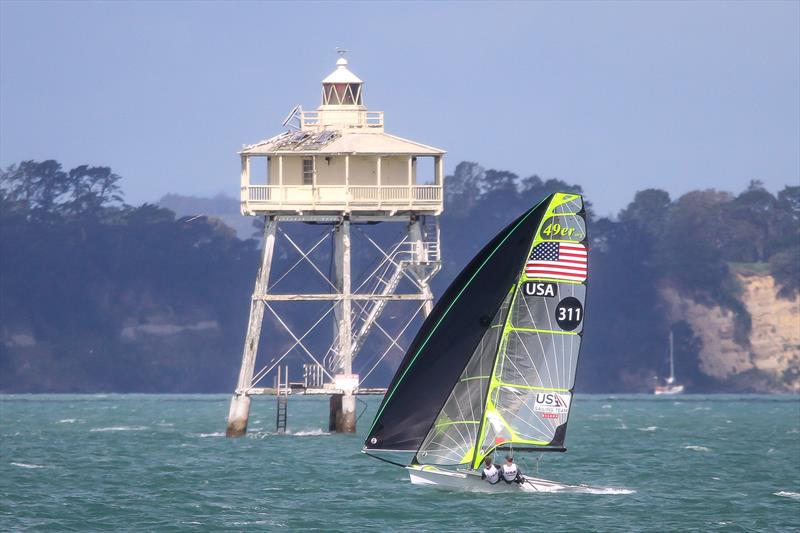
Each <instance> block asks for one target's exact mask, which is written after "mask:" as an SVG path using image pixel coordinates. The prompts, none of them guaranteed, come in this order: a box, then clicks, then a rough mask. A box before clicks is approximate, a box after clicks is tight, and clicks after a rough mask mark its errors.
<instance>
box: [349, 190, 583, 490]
mask: <svg viewBox="0 0 800 533" xmlns="http://www.w3.org/2000/svg"><path fill="white" fill-rule="evenodd" d="M587 261H588V241H587V238H586V215H585V210H584V205H583V198H582V197H581V196H580V195H578V194H568V193H555V194H552V195H550V196H548V197H547V198H545V199H544V200H543V201H541V202H540V203H539V204H537V205H535V206H534V207H532V208H531V209H529V210H528V211H526V212H525V213H523V214H522V215H521V216H520V217H519V218H517V219H516V220H514V221H513V222H512V223H511V224H509V225H508V226H507V227H506V228H505V229H503V230H502V231H501V232H500V233H499V234H498V235H497V236H496V237H495V238H494V239H493V240H492V241H491V242H489V243H488V244H487V245H486V246H485V247H484V248H483V249H482V250H481V251H480V252H479V253H478V254H477V255H476V256H475V257H474V258H473V259H472V261H470V263H469V264H468V265H467V266H466V268H464V270H463V271H462V272H461V273H460V274H459V275H458V276H457V277H456V279H455V280H454V281H453V283H452V284H451V285H450V287H449V288H448V289H447V290H446V291H445V292H444V294H443V295H442V297H441V298H440V300H439V302H438V303H437V304H436V306H435V307H434V309H433V311H432V312H431V314H430V315H429V316H428V318H427V320H426V321H425V323H424V324H423V325H422V327H421V328H420V331H419V332H418V333H417V335H416V337H415V338H414V341H413V342H412V343H411V346H410V348H409V350H408V351H407V353H406V355H405V357H404V358H403V361H402V362H401V364H400V366H399V367H398V369H397V372H396V373H395V375H394V378H393V379H392V382H391V384H390V386H389V387H388V389H387V393H386V395H385V396H384V398H383V402H382V403H381V405H380V407H379V408H378V412H377V414H376V416H375V419H374V421H373V423H372V426H371V428H370V430H369V432H368V434H367V438H366V441H365V442H364V448H363V450H362V451H363V452H365V453H367V454H369V455H371V456H373V457H376V458H378V459H381V460H383V461H386V462H389V463H393V464H396V465H398V466H402V467H405V468H406V469H407V471H408V474H409V477H410V480H411V482H412V483H414V484H422V485H435V486H441V487H446V488H453V489H464V490H477V491H496V490H522V491H553V490H561V489H564V488H567V487H569V486H567V485H563V484H560V483H558V482H554V481H549V480H545V479H539V478H534V477H530V476H525V481H524V482H523V483H520V484H516V483H512V484H506V483H504V482H500V483H498V484H497V485H490V484H489V483H487V482H486V481H482V480H481V477H480V473H479V472H480V469H481V465H482V463H483V462H484V460H485V458H486V457H490V456H493V455H494V454H495V453H496V452H504V453H515V452H523V451H533V452H564V451H566V448H565V445H564V442H565V438H566V430H567V422H568V419H569V413H570V408H571V406H572V397H573V390H574V384H575V371H576V368H577V363H578V353H579V351H580V346H581V340H582V336H583V323H584V306H585V300H586V282H587V276H588V262H587ZM411 454H413V456H411ZM398 456H399V457H402V458H403V459H402V460H398V459H397V457H398ZM409 456H411V457H412V458H411V459H410V460H408V457H409ZM523 474H524V472H523ZM576 488H577V487H576Z"/></svg>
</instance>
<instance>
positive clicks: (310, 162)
mask: <svg viewBox="0 0 800 533" xmlns="http://www.w3.org/2000/svg"><path fill="white" fill-rule="evenodd" d="M313 184H314V158H313V157H304V158H303V185H313Z"/></svg>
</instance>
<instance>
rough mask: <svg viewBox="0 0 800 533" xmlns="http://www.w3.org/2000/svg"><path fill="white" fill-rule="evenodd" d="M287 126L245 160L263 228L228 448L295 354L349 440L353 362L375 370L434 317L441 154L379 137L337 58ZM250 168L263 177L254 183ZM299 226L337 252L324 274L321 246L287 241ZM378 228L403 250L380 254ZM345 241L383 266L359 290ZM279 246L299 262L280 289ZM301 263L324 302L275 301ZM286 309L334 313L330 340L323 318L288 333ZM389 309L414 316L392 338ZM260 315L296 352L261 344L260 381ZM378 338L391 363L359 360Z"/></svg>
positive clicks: (308, 298)
mask: <svg viewBox="0 0 800 533" xmlns="http://www.w3.org/2000/svg"><path fill="white" fill-rule="evenodd" d="M284 126H287V131H284V132H283V133H280V134H278V135H276V136H274V137H271V138H269V139H267V140H264V141H262V142H259V143H256V144H253V145H250V146H246V147H245V148H244V149H243V150H242V151H241V152H240V156H241V162H242V167H241V209H242V214H244V215H249V216H259V217H264V220H265V228H264V237H263V239H264V241H263V254H262V260H261V265H260V268H259V271H258V274H257V276H256V282H255V289H254V291H253V296H252V301H251V305H250V320H249V324H248V328H247V336H246V339H245V343H244V350H243V353H242V363H241V370H240V372H239V379H238V382H237V385H236V391H235V393H234V395H233V398H232V399H231V405H230V412H229V415H228V425H227V432H226V433H227V435H228V436H240V435H244V434H245V432H246V431H247V421H248V416H249V412H250V398H251V396H253V395H255V394H258V393H259V392H260V391H262V390H264V389H262V388H260V387H259V386H258V385H259V382H261V381H262V380H263V379H264V377H265V376H267V375H269V374H270V372H271V371H272V370H273V369H275V368H276V367H277V368H280V367H279V366H278V365H280V363H281V361H282V360H283V359H284V358H285V357H287V355H288V354H289V353H292V352H294V353H298V352H299V353H300V354H302V356H303V357H305V358H307V359H308V361H307V362H308V363H309V365H307V366H306V368H310V369H311V370H309V372H308V373H309V375H311V376H317V377H320V376H321V377H322V379H321V380H319V379H317V380H316V381H317V382H315V383H313V386H315V387H317V390H320V389H321V390H322V391H324V392H325V393H327V394H330V395H331V426H332V429H335V430H336V431H341V432H353V431H355V420H356V419H355V396H354V395H355V394H357V393H358V392H359V386H360V383H361V381H362V380H363V379H364V376H363V375H362V376H359V374H357V373H356V371H355V370H356V369H355V368H354V362H356V363H357V362H358V361H359V360H360V359H361V358H362V356H363V358H364V359H365V360H367V359H368V360H369V362H370V364H372V362H373V361H375V360H377V361H378V362H380V361H381V360H382V359H383V358H384V357H385V356H386V354H387V353H388V352H389V351H390V350H391V349H400V346H399V343H398V339H399V338H400V337H401V336H402V335H403V333H407V328H408V326H409V325H410V324H411V322H412V321H413V320H414V318H415V316H417V314H423V315H427V314H428V313H429V312H430V310H431V308H432V300H433V296H432V294H431V290H430V279H431V278H432V277H433V276H434V275H435V274H436V273H437V272H438V271H439V268H440V264H441V257H440V249H439V223H438V216H439V215H440V214H441V212H442V208H443V185H444V183H443V181H444V171H443V168H444V167H443V156H444V153H445V152H444V151H442V150H440V149H438V148H434V147H431V146H427V145H424V144H420V143H417V142H414V141H410V140H407V139H403V138H400V137H397V136H395V135H390V134H388V133H386V132H385V131H384V116H383V112H382V111H368V110H367V108H366V107H365V105H364V84H363V82H362V81H361V80H360V79H359V78H358V77H357V76H356V75H355V74H353V73H352V72H351V71H350V70H349V69H348V62H347V60H346V59H345V58H344V57H340V58H339V60H338V61H337V62H336V70H334V71H333V72H332V73H331V74H330V75H329V76H328V77H326V78H325V79H324V80H322V103H321V105H320V106H319V107H318V108H317V110H316V111H303V110H302V109H301V108H300V106H297V107H295V108H294V110H292V112H291V113H290V115H289V117H288V118H287V119H286V121H285V122H284ZM257 168H258V169H263V170H261V171H255V169H257ZM425 169H427V170H428V171H427V173H426V172H425ZM300 223H312V224H317V225H323V226H325V225H327V226H325V227H327V228H328V230H327V234H326V235H325V238H329V239H330V241H331V243H332V246H331V254H332V257H329V261H330V263H331V268H330V269H328V268H327V267H320V266H319V264H317V263H319V261H318V262H317V263H315V262H314V260H313V257H314V254H316V255H317V257H318V255H319V253H320V252H319V251H320V249H322V248H320V245H321V241H320V242H317V243H313V244H312V245H308V246H306V247H303V246H302V243H298V242H297V240H296V239H293V238H292V232H293V231H294V230H295V229H296V228H297V227H298V226H299V225H300ZM376 223H394V224H403V225H404V226H403V232H401V233H400V234H401V235H402V238H401V240H400V241H399V242H395V243H392V244H391V245H390V246H386V245H385V244H380V243H378V242H377V241H378V239H377V238H373V237H371V236H370V235H369V231H370V228H373V227H374V225H375V224H376ZM351 231H358V232H359V235H361V236H364V237H365V239H366V241H365V242H368V243H370V244H369V245H370V246H373V245H374V248H377V249H378V250H379V251H380V257H381V260H380V261H379V264H378V266H377V267H376V268H375V269H374V270H371V271H370V273H369V274H368V275H367V276H366V279H365V280H361V279H359V283H358V284H357V286H354V284H353V282H354V280H353V276H352V275H351ZM279 239H284V240H285V241H286V242H287V243H288V246H289V247H290V248H292V249H293V250H294V251H295V252H296V254H297V256H299V259H298V260H297V262H294V266H289V265H285V266H288V269H286V268H284V269H283V270H286V272H285V273H284V274H282V275H281V276H280V277H279V279H275V278H276V277H277V276H276V275H275V273H274V271H276V267H278V266H284V265H279V263H281V261H284V262H286V263H289V261H288V260H287V259H283V260H282V259H279V258H278V257H277V256H276V254H275V250H276V241H277V240H279ZM362 240H364V239H362ZM356 251H358V250H356ZM312 252H313V253H312ZM373 252H374V249H373ZM300 263H303V264H305V265H306V266H309V265H310V266H311V267H312V268H313V269H314V270H315V272H316V274H318V275H319V276H320V277H322V278H324V279H325V281H326V282H327V285H328V290H327V292H320V291H308V292H302V291H298V290H296V289H294V290H291V291H289V292H281V291H280V290H279V282H282V280H283V279H284V277H285V276H287V275H291V273H292V270H293V268H295V266H296V265H297V264H300ZM271 274H272V275H271ZM294 287H296V285H295V286H294ZM403 287H405V289H404V290H400V289H401V288H403ZM287 302H297V303H296V305H303V303H304V302H305V303H308V302H316V305H319V304H320V302H324V303H325V304H326V305H327V304H329V307H328V308H327V312H326V313H325V314H328V313H330V316H329V318H330V319H331V320H332V323H333V324H334V326H333V328H332V329H333V331H332V332H331V331H330V329H328V330H324V329H323V328H321V327H318V325H319V324H321V323H322V322H323V318H324V316H323V317H321V318H320V320H318V321H317V322H316V323H315V324H314V326H312V327H311V328H309V329H308V330H307V331H305V332H301V331H294V330H293V328H292V327H291V326H290V325H289V324H288V323H287V322H288V321H287V320H286V317H283V316H281V312H280V309H278V308H277V305H278V304H279V303H282V305H286V303H287ZM392 302H406V303H408V302H411V303H413V304H414V305H413V306H412V307H414V308H416V313H415V314H414V315H413V316H411V318H409V320H408V321H407V323H405V324H399V325H396V326H395V330H394V331H388V329H390V328H388V327H383V326H381V325H380V324H379V322H378V319H379V317H380V316H381V313H382V312H383V310H384V308H385V307H386V305H387V304H390V303H392ZM417 306H418V307H417ZM265 312H268V313H269V315H270V316H271V317H272V319H273V321H274V322H275V323H277V324H280V325H281V326H282V327H283V328H284V330H285V332H287V333H288V334H289V335H290V336H291V339H292V340H293V342H292V344H291V345H290V348H289V349H288V350H285V349H283V348H284V346H283V345H281V346H280V349H278V346H277V344H273V343H271V342H270V339H269V338H265V339H264V342H263V350H262V351H265V352H270V353H268V354H267V355H265V356H262V357H261V359H262V360H265V361H267V363H266V364H264V365H263V366H262V367H261V368H260V370H259V371H258V372H256V363H257V359H258V351H259V339H260V337H261V329H262V321H263V320H264V316H265ZM315 328H316V329H315ZM376 330H377V331H378V332H379V333H380V334H381V335H383V336H385V337H386V338H388V339H389V341H390V342H389V343H388V345H389V347H388V348H387V350H386V352H384V353H383V354H366V355H363V354H361V350H362V348H363V347H364V344H365V340H366V339H367V337H368V335H369V334H370V332H373V333H374V332H375V331H376ZM319 335H324V336H326V337H331V338H330V343H329V348H328V349H327V351H325V352H324V353H321V352H317V353H315V351H314V350H313V349H312V348H310V347H309V346H308V344H309V343H308V340H309V339H310V338H313V337H314V336H319ZM375 365H377V363H375ZM374 368H375V366H371V369H369V371H370V372H371V371H372V370H374ZM365 370H366V369H365ZM359 378H361V380H360V379H359ZM319 381H322V383H319ZM306 385H309V384H308V382H306Z"/></svg>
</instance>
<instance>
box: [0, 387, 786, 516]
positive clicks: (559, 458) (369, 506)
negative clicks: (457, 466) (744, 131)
mask: <svg viewBox="0 0 800 533" xmlns="http://www.w3.org/2000/svg"><path fill="white" fill-rule="evenodd" d="M228 400H229V399H228V397H227V396H220V395H197V396H194V395H193V396H168V395H159V396H151V395H107V396H104V395H94V396H46V395H40V396H27V395H20V396H8V395H6V396H0V530H3V531H17V530H36V531H40V530H41V531H100V530H102V531H114V530H116V531H221V530H225V531H240V530H241V531H244V530H248V531H252V530H278V529H291V530H321V531H370V532H378V531H403V530H415V531H437V532H438V531H484V530H496V531H501V530H515V531H654V532H655V531H657V532H662V531H792V530H796V531H800V400H798V398H797V397H771V396H682V397H678V398H654V397H645V396H614V397H607V396H591V395H580V394H579V395H577V397H576V399H575V403H574V408H573V411H572V414H571V417H570V418H571V419H570V428H569V431H568V435H567V447H568V448H569V451H568V452H567V453H564V454H546V455H544V456H543V457H542V459H541V461H540V463H539V474H538V475H539V476H540V477H544V478H548V479H554V480H558V481H561V482H565V483H572V484H579V483H586V484H589V485H593V486H597V487H607V488H608V489H609V490H608V494H574V493H568V494H563V493H547V494H531V493H519V494H509V493H502V494H497V495H492V494H476V493H460V492H447V491H442V490H438V489H433V488H428V487H419V486H412V485H411V484H410V483H409V482H408V477H407V475H406V473H405V471H404V470H402V469H400V468H397V467H393V466H391V465H388V464H385V463H382V462H379V461H376V460H374V459H371V458H369V457H367V456H365V455H363V454H361V453H360V448H361V443H362V438H363V432H365V431H366V430H367V429H368V426H369V424H370V422H371V420H372V416H373V415H374V413H375V410H376V409H377V406H378V402H379V398H376V397H369V398H367V399H366V403H365V404H359V411H360V412H362V411H363V415H362V416H361V419H360V421H359V433H358V434H357V435H335V434H328V433H327V431H326V429H327V416H328V409H327V398H311V397H309V398H303V397H292V398H291V399H290V401H289V427H290V434H288V435H281V436H279V435H274V434H272V431H273V430H274V425H275V400H274V398H272V397H260V398H256V399H254V401H253V404H252V405H253V408H252V412H251V418H250V428H249V429H250V432H249V435H248V437H246V438H241V439H226V438H225V437H224V436H223V434H224V430H225V416H226V414H227V410H228ZM536 458H537V455H532V454H525V455H524V456H523V455H522V454H518V459H519V461H518V462H519V463H520V466H521V467H522V469H523V471H524V472H529V473H534V472H535V470H536V461H535V459H536Z"/></svg>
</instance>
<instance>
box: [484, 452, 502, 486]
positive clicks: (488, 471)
mask: <svg viewBox="0 0 800 533" xmlns="http://www.w3.org/2000/svg"><path fill="white" fill-rule="evenodd" d="M481 479H485V480H486V481H488V482H489V483H490V484H491V485H494V484H496V483H499V482H500V469H499V468H497V465H495V464H494V463H492V458H491V457H487V458H486V460H485V461H484V467H483V472H481Z"/></svg>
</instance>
